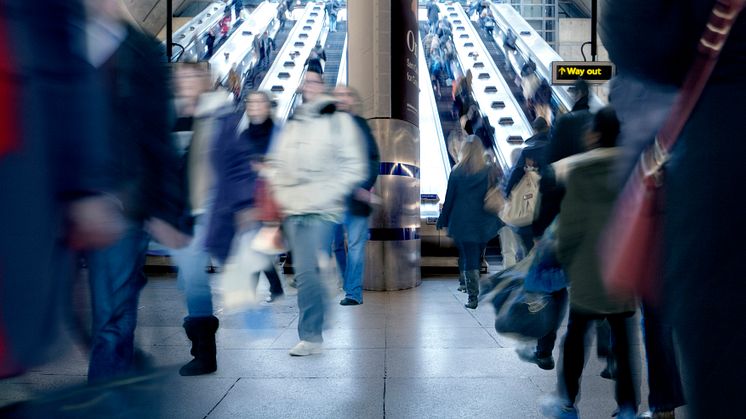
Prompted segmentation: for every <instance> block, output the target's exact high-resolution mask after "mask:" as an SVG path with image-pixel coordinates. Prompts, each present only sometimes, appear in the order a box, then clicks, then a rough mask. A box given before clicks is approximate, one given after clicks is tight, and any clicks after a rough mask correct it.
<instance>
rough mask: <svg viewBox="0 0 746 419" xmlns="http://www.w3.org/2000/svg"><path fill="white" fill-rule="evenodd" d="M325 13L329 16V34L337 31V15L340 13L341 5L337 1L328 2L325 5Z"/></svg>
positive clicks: (330, 0) (329, 0)
mask: <svg viewBox="0 0 746 419" xmlns="http://www.w3.org/2000/svg"><path fill="white" fill-rule="evenodd" d="M324 11H325V12H326V14H327V15H329V32H336V31H337V13H338V12H339V5H338V4H337V1H336V0H326V5H324Z"/></svg>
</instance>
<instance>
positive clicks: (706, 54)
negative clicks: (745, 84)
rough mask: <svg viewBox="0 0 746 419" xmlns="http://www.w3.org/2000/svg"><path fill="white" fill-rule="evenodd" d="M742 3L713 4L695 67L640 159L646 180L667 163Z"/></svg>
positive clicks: (741, 0) (744, 0) (737, 0)
mask: <svg viewBox="0 0 746 419" xmlns="http://www.w3.org/2000/svg"><path fill="white" fill-rule="evenodd" d="M744 4H746V0H718V1H717V2H716V3H715V6H714V7H713V9H712V13H711V14H710V19H709V21H708V22H707V25H706V26H705V31H704V33H703V34H702V36H701V37H700V39H699V43H698V44H697V55H696V58H695V61H694V65H693V66H692V68H691V69H690V70H689V72H688V73H687V76H686V79H684V85H683V86H682V89H681V92H680V93H679V95H678V97H677V98H676V101H675V102H674V104H673V107H672V108H671V112H670V114H669V117H668V118H667V119H666V121H665V122H664V123H663V126H662V127H661V129H660V131H658V135H657V136H656V138H655V142H654V143H653V144H652V145H651V146H650V147H648V148H647V149H646V150H645V151H644V152H643V154H642V155H641V156H640V166H641V169H642V173H643V175H644V176H645V177H651V176H652V177H656V176H657V175H658V174H659V173H660V170H661V168H662V167H663V165H664V164H665V163H666V162H667V161H668V159H669V153H670V151H671V149H672V148H673V146H674V144H675V143H676V140H677V139H678V137H679V135H680V134H681V131H682V130H683V128H684V125H685V124H686V122H687V120H688V119H689V116H690V115H691V113H692V110H693V109H694V106H695V105H696V104H697V101H698V100H699V98H700V96H701V95H702V91H703V90H704V88H705V85H706V84H707V80H708V79H709V78H710V75H711V74H712V71H713V70H714V69H715V65H716V64H717V61H718V58H719V57H720V51H721V50H722V48H723V45H725V41H726V40H727V39H728V35H729V34H730V30H731V28H732V27H733V23H734V22H735V21H736V19H737V18H738V15H739V13H741V11H742V10H743V8H744Z"/></svg>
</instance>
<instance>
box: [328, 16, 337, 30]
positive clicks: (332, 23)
mask: <svg viewBox="0 0 746 419" xmlns="http://www.w3.org/2000/svg"><path fill="white" fill-rule="evenodd" d="M329 30H330V31H332V32H333V31H336V30H337V15H329Z"/></svg>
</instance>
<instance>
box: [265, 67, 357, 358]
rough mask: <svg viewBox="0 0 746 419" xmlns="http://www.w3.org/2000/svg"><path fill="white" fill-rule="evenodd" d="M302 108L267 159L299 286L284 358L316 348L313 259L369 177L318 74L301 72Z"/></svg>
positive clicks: (352, 128) (319, 316)
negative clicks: (295, 338) (292, 339)
mask: <svg viewBox="0 0 746 419" xmlns="http://www.w3.org/2000/svg"><path fill="white" fill-rule="evenodd" d="M302 92H303V104H302V105H301V106H300V107H299V108H298V109H296V111H295V114H294V115H293V117H292V118H290V120H289V121H288V122H287V124H286V125H285V127H284V128H283V130H282V132H281V133H280V135H279V136H278V138H277V140H276V143H275V144H274V145H273V147H272V149H271V150H270V153H269V155H268V159H267V164H268V176H267V179H268V180H269V182H270V184H271V187H272V192H273V195H274V198H275V199H276V200H277V203H278V204H279V205H280V207H281V209H282V212H283V214H284V216H285V217H286V218H285V220H284V222H283V230H284V233H285V234H286V235H287V239H288V243H289V245H290V251H291V252H292V255H293V268H294V270H295V282H296V283H297V285H298V308H299V310H300V318H299V320H298V335H299V337H300V342H299V343H298V344H297V345H296V346H295V347H293V348H292V349H291V350H290V355H295V356H304V355H311V354H314V353H318V352H320V351H321V350H322V342H323V338H322V335H321V330H322V328H323V325H324V311H325V301H324V294H325V291H324V286H323V283H322V278H321V277H320V273H319V257H323V255H325V254H328V249H329V248H330V247H331V241H332V240H331V236H332V229H333V227H334V224H338V223H340V222H341V221H342V219H343V216H344V212H345V208H346V204H345V201H346V199H347V197H348V196H350V194H351V193H352V192H353V190H354V189H355V188H357V186H358V185H360V182H362V181H363V180H364V179H365V177H366V176H367V157H366V156H365V152H364V150H363V144H365V140H363V139H362V138H361V134H360V130H359V128H358V127H357V125H356V123H355V120H354V119H353V118H352V117H351V116H350V115H348V114H347V113H344V112H338V111H337V109H336V105H335V100H334V99H333V98H331V97H329V96H327V95H325V94H324V81H323V80H322V78H321V74H319V73H316V72H313V71H307V72H306V74H305V79H304V81H303V86H302Z"/></svg>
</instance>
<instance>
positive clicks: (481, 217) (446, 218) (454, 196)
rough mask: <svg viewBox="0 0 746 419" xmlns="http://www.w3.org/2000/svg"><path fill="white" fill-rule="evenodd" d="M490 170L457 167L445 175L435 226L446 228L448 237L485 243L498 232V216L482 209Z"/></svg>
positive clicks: (461, 240)
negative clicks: (446, 177)
mask: <svg viewBox="0 0 746 419" xmlns="http://www.w3.org/2000/svg"><path fill="white" fill-rule="evenodd" d="M489 183H490V182H489V169H488V168H485V169H483V170H482V171H480V172H478V173H474V174H471V173H466V172H465V171H464V169H463V168H462V167H459V166H456V167H455V168H454V169H453V171H452V172H451V176H450V177H449V178H448V189H447V190H446V198H445V202H444V203H443V210H442V211H441V213H440V218H438V224H437V228H438V229H440V228H443V227H447V228H448V236H449V237H451V238H452V239H454V240H456V241H460V242H470V243H487V242H488V241H489V240H490V239H492V238H493V237H495V236H496V235H497V230H498V227H499V221H498V218H497V217H496V216H495V215H494V214H490V213H487V212H486V211H485V210H484V196H485V194H486V193H487V189H488V187H489Z"/></svg>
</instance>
